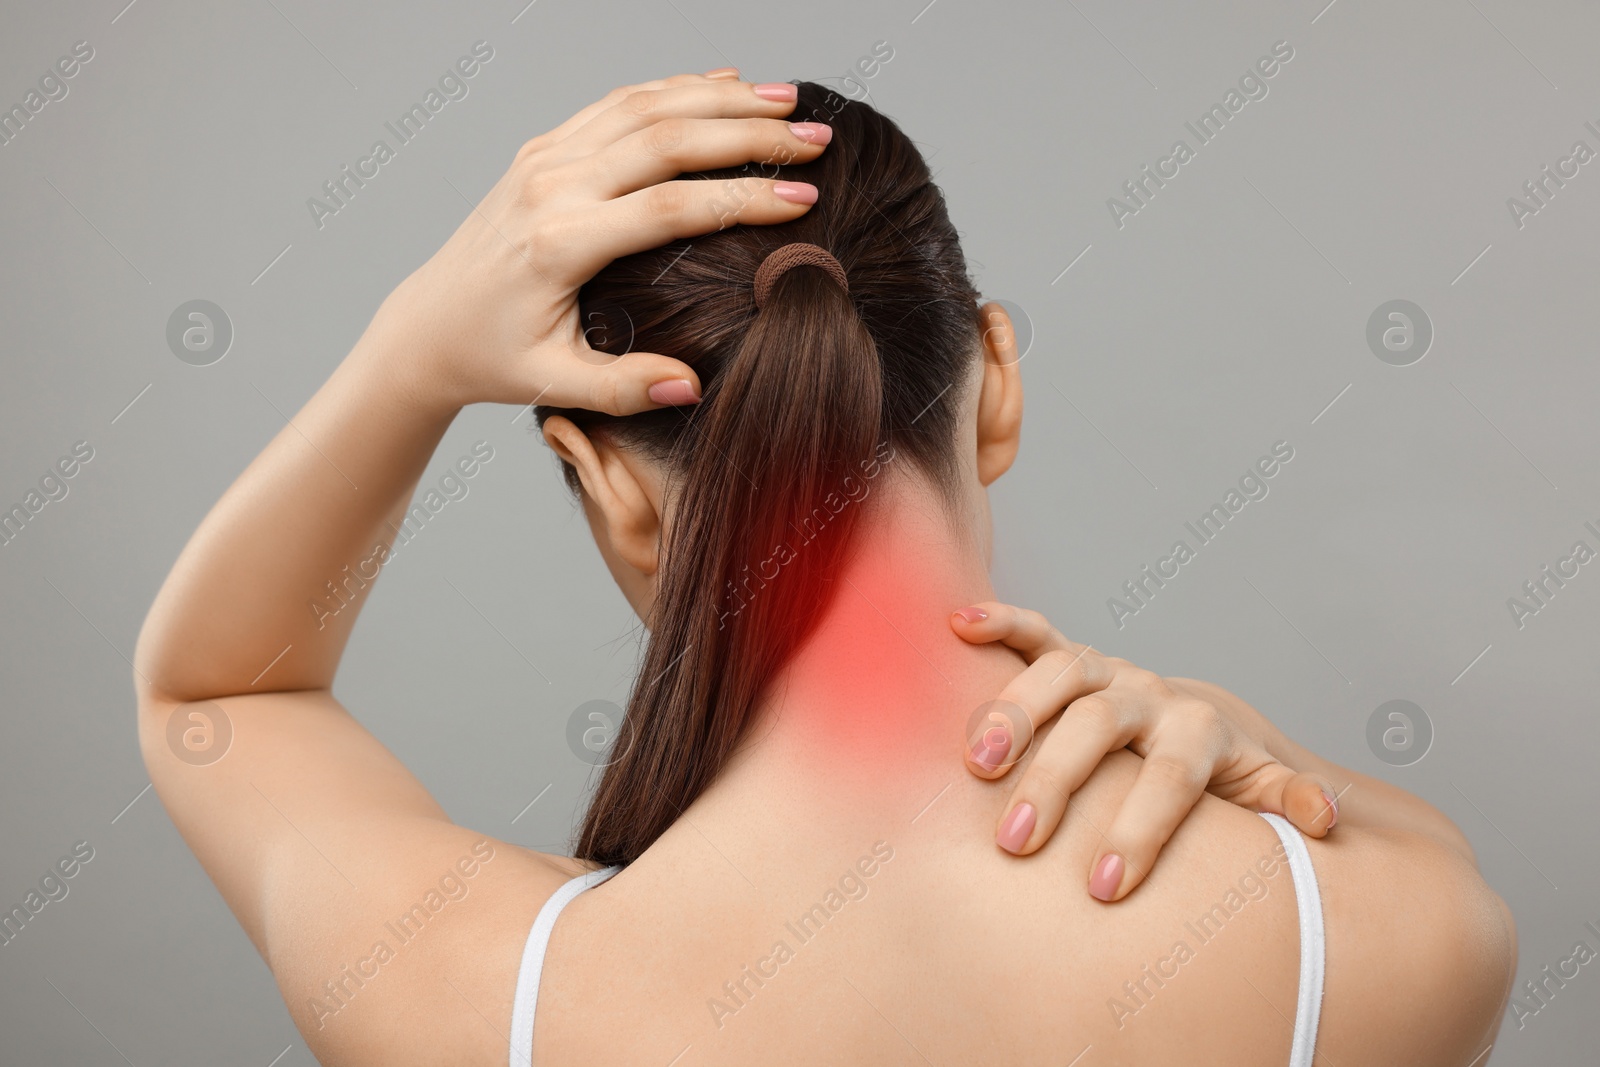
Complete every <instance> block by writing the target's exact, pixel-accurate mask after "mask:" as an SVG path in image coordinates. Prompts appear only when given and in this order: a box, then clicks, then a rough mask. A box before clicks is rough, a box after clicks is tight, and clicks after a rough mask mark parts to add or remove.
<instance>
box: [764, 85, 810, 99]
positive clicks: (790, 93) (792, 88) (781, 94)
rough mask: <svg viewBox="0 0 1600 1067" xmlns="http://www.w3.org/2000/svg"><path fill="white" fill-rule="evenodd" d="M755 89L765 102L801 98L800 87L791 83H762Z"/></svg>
mask: <svg viewBox="0 0 1600 1067" xmlns="http://www.w3.org/2000/svg"><path fill="white" fill-rule="evenodd" d="M754 88H755V91H756V95H757V96H759V97H761V99H763V100H797V99H799V96H800V87H799V86H797V85H794V84H793V83H791V82H762V83H761V84H760V85H757V86H755V87H754Z"/></svg>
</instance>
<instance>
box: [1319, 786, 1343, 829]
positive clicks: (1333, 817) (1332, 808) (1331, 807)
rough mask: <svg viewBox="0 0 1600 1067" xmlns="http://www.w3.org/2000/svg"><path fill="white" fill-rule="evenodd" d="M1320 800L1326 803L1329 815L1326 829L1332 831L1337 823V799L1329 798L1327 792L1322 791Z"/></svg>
mask: <svg viewBox="0 0 1600 1067" xmlns="http://www.w3.org/2000/svg"><path fill="white" fill-rule="evenodd" d="M1322 799H1323V801H1324V802H1326V803H1327V805H1328V811H1329V812H1330V813H1331V814H1330V816H1329V818H1328V829H1330V830H1332V829H1333V828H1334V826H1335V825H1336V824H1337V823H1338V822H1339V798H1338V797H1334V796H1329V795H1328V791H1327V790H1326V789H1324V790H1322Z"/></svg>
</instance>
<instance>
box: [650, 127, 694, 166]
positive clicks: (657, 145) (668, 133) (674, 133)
mask: <svg viewBox="0 0 1600 1067" xmlns="http://www.w3.org/2000/svg"><path fill="white" fill-rule="evenodd" d="M688 133H689V128H688V123H687V121H685V120H684V119H662V120H661V121H660V122H658V123H656V124H655V125H653V126H651V127H650V128H649V129H648V130H646V131H645V135H644V143H645V147H646V148H647V149H648V150H649V151H650V152H651V153H653V154H654V155H657V156H663V157H670V156H672V155H673V154H674V153H676V152H677V151H678V149H680V148H682V147H683V142H684V140H685V139H686V138H687V137H688Z"/></svg>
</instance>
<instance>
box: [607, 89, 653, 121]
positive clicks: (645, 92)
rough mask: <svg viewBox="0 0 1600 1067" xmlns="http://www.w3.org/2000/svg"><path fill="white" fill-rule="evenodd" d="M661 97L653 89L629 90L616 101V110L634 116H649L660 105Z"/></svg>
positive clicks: (640, 117) (639, 117)
mask: <svg viewBox="0 0 1600 1067" xmlns="http://www.w3.org/2000/svg"><path fill="white" fill-rule="evenodd" d="M660 104H661V98H660V96H658V95H657V93H656V91H655V90H653V89H641V90H639V91H637V92H630V93H628V95H626V96H624V97H623V98H622V99H621V100H620V101H619V102H618V103H617V110H619V111H621V112H622V113H623V114H624V115H631V116H633V117H634V118H638V119H642V118H649V117H650V116H651V115H653V114H655V112H656V109H657V108H658V107H660Z"/></svg>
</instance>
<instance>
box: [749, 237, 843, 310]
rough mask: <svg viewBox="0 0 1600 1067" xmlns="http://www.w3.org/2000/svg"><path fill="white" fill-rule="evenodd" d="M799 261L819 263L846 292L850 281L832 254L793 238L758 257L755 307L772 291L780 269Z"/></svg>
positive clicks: (786, 268) (818, 265) (816, 265)
mask: <svg viewBox="0 0 1600 1067" xmlns="http://www.w3.org/2000/svg"><path fill="white" fill-rule="evenodd" d="M802 265H805V266H812V267H821V268H822V269H823V270H825V271H827V272H828V273H829V274H831V275H832V276H833V280H834V281H836V282H838V283H839V288H841V289H843V290H844V291H845V293H846V294H848V293H849V292H850V283H849V282H848V281H847V280H846V279H845V276H844V268H843V267H841V266H840V265H839V261H838V260H837V259H834V258H833V254H832V253H831V252H829V251H828V250H827V249H826V248H823V247H821V246H819V245H814V244H810V243H808V242H805V241H795V242H793V243H791V244H786V245H784V246H783V247H782V248H779V249H776V250H774V251H773V252H770V253H768V255H767V258H766V259H763V260H762V261H761V266H759V267H757V268H756V307H760V306H761V305H762V304H764V303H766V300H767V294H768V293H770V292H772V287H773V285H774V284H776V283H777V281H778V279H779V278H780V277H782V276H783V272H784V271H786V270H788V269H789V268H790V267H798V266H802Z"/></svg>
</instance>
